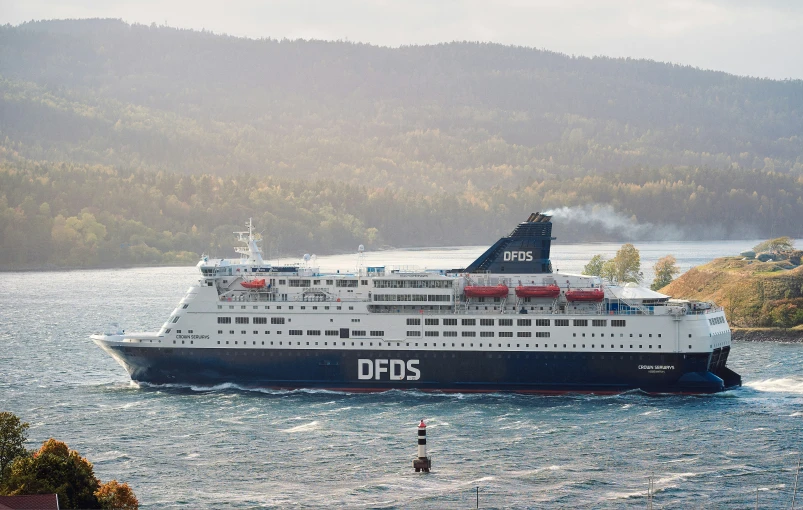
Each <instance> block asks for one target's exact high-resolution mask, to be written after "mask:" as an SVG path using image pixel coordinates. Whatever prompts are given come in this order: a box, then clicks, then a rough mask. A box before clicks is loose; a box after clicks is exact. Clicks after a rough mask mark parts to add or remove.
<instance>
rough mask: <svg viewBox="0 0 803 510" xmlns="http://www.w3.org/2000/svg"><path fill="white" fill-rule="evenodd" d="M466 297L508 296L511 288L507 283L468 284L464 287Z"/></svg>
mask: <svg viewBox="0 0 803 510" xmlns="http://www.w3.org/2000/svg"><path fill="white" fill-rule="evenodd" d="M463 292H465V294H466V297H494V298H497V297H498V298H502V297H507V295H508V292H510V289H508V288H507V285H502V284H499V285H466V287H465V288H464V289H463Z"/></svg>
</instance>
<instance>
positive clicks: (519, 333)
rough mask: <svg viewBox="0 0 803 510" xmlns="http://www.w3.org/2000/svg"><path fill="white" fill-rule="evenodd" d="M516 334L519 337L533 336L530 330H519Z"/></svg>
mask: <svg viewBox="0 0 803 510" xmlns="http://www.w3.org/2000/svg"><path fill="white" fill-rule="evenodd" d="M516 336H517V337H519V338H525V337H531V336H533V334H532V333H531V332H529V331H519V332H518V333H516ZM517 347H518V346H517Z"/></svg>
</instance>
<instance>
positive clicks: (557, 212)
mask: <svg viewBox="0 0 803 510" xmlns="http://www.w3.org/2000/svg"><path fill="white" fill-rule="evenodd" d="M544 214H547V215H550V216H553V217H554V218H556V219H558V220H560V221H561V222H565V223H579V224H583V225H589V226H593V227H594V228H599V229H602V230H605V231H608V232H611V233H612V234H613V236H612V237H615V238H617V239H627V240H631V241H682V240H686V239H690V238H693V237H694V236H692V235H689V232H688V231H686V230H685V229H683V228H679V227H675V226H672V225H655V224H653V223H639V222H638V221H637V220H636V219H635V218H629V217H628V216H626V215H624V214H622V213H618V212H616V211H614V210H613V207H612V206H610V205H607V204H590V205H584V206H574V207H561V208H559V209H552V210H549V211H545V212H544ZM720 230H721V229H720ZM717 233H719V232H710V231H709V236H711V234H713V236H711V237H709V238H713V239H716V238H717V237H716V235H717Z"/></svg>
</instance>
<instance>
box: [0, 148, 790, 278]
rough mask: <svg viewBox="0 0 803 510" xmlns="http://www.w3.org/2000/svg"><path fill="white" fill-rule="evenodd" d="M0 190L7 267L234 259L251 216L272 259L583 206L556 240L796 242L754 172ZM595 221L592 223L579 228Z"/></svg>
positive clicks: (88, 180) (25, 170)
mask: <svg viewBox="0 0 803 510" xmlns="http://www.w3.org/2000/svg"><path fill="white" fill-rule="evenodd" d="M0 189H2V190H3V192H4V194H2V195H0V233H2V234H3V242H2V243H0V261H2V266H3V267H25V266H32V265H33V266H40V265H45V264H53V265H68V266H71V267H76V266H77V267H89V266H97V265H115V264H144V263H148V264H152V263H187V262H191V261H194V260H195V259H196V257H197V254H199V253H201V252H204V251H205V252H207V253H214V254H221V255H222V254H230V253H231V245H232V242H231V241H232V234H231V233H232V232H233V231H235V230H241V229H242V223H243V221H244V219H247V218H249V217H253V218H254V219H255V221H256V223H257V226H258V227H259V228H260V229H264V231H265V234H266V236H265V237H266V239H265V249H266V253H267V254H269V255H271V256H274V257H275V256H277V255H296V256H299V255H300V254H301V253H304V252H305V251H306V252H317V253H331V252H342V251H351V250H355V248H356V246H357V245H358V244H365V245H366V246H367V247H368V248H369V249H377V248H380V247H381V246H383V245H386V244H391V245H394V246H437V245H441V246H443V245H466V244H483V243H488V244H490V243H492V242H493V241H495V240H496V239H497V238H498V237H499V236H500V235H503V234H506V233H508V232H509V231H510V230H512V228H513V227H514V226H515V225H516V224H517V223H518V222H520V221H523V220H524V219H525V217H526V216H525V215H526V214H527V213H526V211H532V210H534V209H537V210H540V211H548V210H550V209H556V208H560V207H561V206H562V205H564V204H587V205H588V207H586V208H584V209H582V211H583V212H584V214H583V216H585V218H584V221H583V222H577V221H573V217H572V215H569V214H565V213H564V214H561V212H560V211H558V212H557V214H556V217H555V222H556V224H557V225H556V227H555V231H554V233H555V234H556V235H557V236H558V237H559V239H560V241H561V242H567V241H580V240H586V241H588V240H598V241H602V240H605V241H614V240H616V241H624V240H632V239H633V238H634V237H637V238H639V239H654V240H661V239H666V238H667V236H672V238H675V239H677V238H687V239H704V240H710V239H717V238H725V237H735V238H739V237H758V236H761V235H765V234H767V233H771V232H793V233H795V235H798V236H799V232H800V231H801V223H800V211H801V209H803V203H801V202H803V199H801V197H803V181H802V180H801V179H800V178H797V177H792V176H789V175H781V174H777V173H770V174H768V173H764V172H761V171H756V170H751V171H744V170H699V169H698V170H688V171H681V170H673V169H663V170H654V171H630V172H628V171H625V172H621V173H618V174H614V175H613V176H611V178H609V177H607V176H606V177H603V176H599V175H595V176H586V177H575V178H570V179H558V178H549V179H546V180H542V181H534V182H532V183H530V184H528V185H525V186H520V187H517V188H515V189H512V190H505V189H502V188H499V187H495V188H492V189H487V190H481V189H470V190H465V191H463V192H461V193H451V194H450V193H438V194H433V195H429V196H426V195H422V194H419V193H416V192H415V191H409V190H392V189H388V188H384V189H378V188H372V187H366V186H358V185H354V184H345V183H340V182H335V181H332V180H315V181H306V180H287V179H285V180H281V179H277V178H272V177H259V176H256V175H251V174H243V175H239V176H235V177H219V176H212V175H208V174H204V175H198V176H196V175H191V176H190V175H180V174H174V173H167V172H160V173H153V172H149V171H143V170H137V171H121V170H115V169H112V168H108V167H100V166H94V167H87V166H80V165H72V164H64V163H62V164H58V165H50V164H34V163H30V162H27V163H25V162H21V161H17V162H15V163H0ZM600 204H612V205H613V209H614V210H620V211H630V212H631V214H632V217H631V218H624V217H622V216H621V215H620V217H619V218H617V219H618V222H617V223H616V224H613V225H610V226H609V227H610V228H606V227H607V226H608V225H606V221H607V216H609V210H608V209H607V208H605V207H600ZM523 212H524V215H523V214H522V213H523ZM597 213H599V216H600V219H601V221H600V222H596V223H592V224H589V223H588V218H589V217H593V216H595V214H597ZM623 222H624V223H623ZM630 225H632V226H633V227H634V228H630Z"/></svg>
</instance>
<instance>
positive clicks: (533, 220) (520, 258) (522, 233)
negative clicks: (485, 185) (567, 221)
mask: <svg viewBox="0 0 803 510" xmlns="http://www.w3.org/2000/svg"><path fill="white" fill-rule="evenodd" d="M554 239H555V238H554V237H552V216H547V215H546V214H541V213H540V212H535V213H532V214H530V216H528V217H527V221H525V222H523V223H519V225H518V226H517V227H516V228H515V229H513V232H511V233H510V234H508V235H507V236H505V237H503V238H501V239H500V240H498V241H497V242H496V243H495V244H494V245H493V246H491V247H490V248H488V250H486V251H485V253H483V254H482V255H480V256H479V258H478V259H477V260H475V261H474V262H472V263H471V264H470V265H469V266H468V267H467V268H466V269H465V271H466V272H468V273H476V272H488V273H514V274H543V273H551V272H552V262H550V260H549V251H550V248H551V245H552V241H553V240H554Z"/></svg>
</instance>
